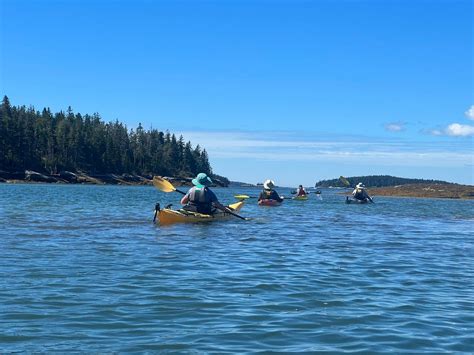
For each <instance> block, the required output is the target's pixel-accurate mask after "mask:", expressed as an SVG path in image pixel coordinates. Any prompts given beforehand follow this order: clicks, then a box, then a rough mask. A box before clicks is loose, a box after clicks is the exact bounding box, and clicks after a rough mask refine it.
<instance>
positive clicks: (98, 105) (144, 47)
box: [0, 0, 474, 186]
mask: <svg viewBox="0 0 474 355" xmlns="http://www.w3.org/2000/svg"><path fill="white" fill-rule="evenodd" d="M473 17H474V16H473V2H472V1H470V0H465V1H463V0H459V1H458V0H449V1H448V0H446V1H441V0H406V1H405V0H386V1H379V0H370V1H369V0H359V1H356V0H321V1H316V0H314V1H299V0H294V1H289V0H287V1H283V0H274V1H270V0H254V1H249V0H245V1H244V0H240V1H237V0H220V1H217V0H214V1H171V0H170V1H145V0H138V1H124V0H122V1H111V0H108V1H105V0H96V1H88V0H86V1H76V0H69V1H67V0H62V1H49V0H30V1H25V0H0V93H1V94H2V96H3V95H7V96H8V97H9V98H10V101H11V103H12V104H13V105H26V106H29V105H33V106H34V107H35V108H36V109H38V110H41V109H42V108H43V107H45V106H47V107H50V108H51V110H52V111H59V110H66V109H67V108H68V106H71V107H72V108H73V110H74V111H75V112H80V113H82V114H85V113H90V114H92V113H95V112H97V113H99V114H100V115H101V116H102V118H103V119H104V120H105V121H112V120H115V119H118V120H119V121H121V122H124V123H126V124H127V126H128V127H129V128H134V127H136V126H137V125H138V123H141V124H142V125H143V126H144V127H145V128H151V127H153V128H157V129H160V130H163V131H165V130H169V131H170V132H172V133H175V134H177V135H180V134H183V136H184V138H185V139H186V140H191V142H192V143H193V144H194V145H196V144H200V145H201V146H202V147H204V148H206V149H207V151H208V153H209V157H210V162H211V165H212V167H213V170H214V172H215V173H217V174H220V175H224V176H227V177H228V178H230V179H231V180H235V181H244V182H251V183H257V182H262V181H263V180H265V179H268V178H270V179H273V180H274V181H275V182H276V184H277V185H283V186H294V185H297V184H303V185H306V186H312V185H314V183H315V182H316V181H318V180H321V179H331V178H337V177H339V176H340V175H343V176H347V177H350V176H360V175H385V174H388V175H394V176H400V177H409V178H425V179H442V180H447V181H451V182H457V183H466V184H474V154H473V153H474V149H473V148H474V144H473V143H474V87H473V72H474V71H473V63H474V61H473V59H474V58H473V48H474V44H473V33H474V30H473V23H474V22H473Z"/></svg>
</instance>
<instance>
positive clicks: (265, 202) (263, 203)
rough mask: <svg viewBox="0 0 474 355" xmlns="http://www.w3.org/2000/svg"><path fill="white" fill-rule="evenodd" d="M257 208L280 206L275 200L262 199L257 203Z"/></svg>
mask: <svg viewBox="0 0 474 355" xmlns="http://www.w3.org/2000/svg"><path fill="white" fill-rule="evenodd" d="M258 205H259V206H280V205H281V202H278V201H277V200H272V199H264V200H260V201H258Z"/></svg>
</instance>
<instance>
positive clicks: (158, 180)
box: [153, 176, 176, 192]
mask: <svg viewBox="0 0 474 355" xmlns="http://www.w3.org/2000/svg"><path fill="white" fill-rule="evenodd" d="M153 185H154V186H155V187H156V188H157V189H158V190H161V191H163V192H173V191H176V188H175V187H174V186H173V185H172V184H171V182H169V181H168V180H165V179H163V178H162V177H160V176H154V177H153Z"/></svg>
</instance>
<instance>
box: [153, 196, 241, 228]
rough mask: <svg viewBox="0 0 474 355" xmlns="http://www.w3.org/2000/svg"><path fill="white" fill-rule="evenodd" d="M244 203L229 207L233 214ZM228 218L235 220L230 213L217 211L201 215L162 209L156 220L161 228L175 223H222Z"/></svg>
mask: <svg viewBox="0 0 474 355" xmlns="http://www.w3.org/2000/svg"><path fill="white" fill-rule="evenodd" d="M243 205H244V201H239V202H236V203H233V204H231V205H229V207H230V208H232V209H233V212H236V213H238V212H239V211H240V209H241V208H242V206H243ZM229 218H235V217H234V216H232V215H231V214H230V213H227V212H223V211H220V210H217V211H216V213H214V214H213V215H209V214H202V213H197V212H190V211H185V210H172V209H170V208H164V209H162V210H159V211H158V220H159V224H160V225H161V226H165V225H170V224H175V223H199V222H214V221H222V220H226V219H229Z"/></svg>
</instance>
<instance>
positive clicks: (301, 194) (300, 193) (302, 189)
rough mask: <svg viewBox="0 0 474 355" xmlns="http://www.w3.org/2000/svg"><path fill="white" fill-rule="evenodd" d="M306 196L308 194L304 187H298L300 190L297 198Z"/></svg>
mask: <svg viewBox="0 0 474 355" xmlns="http://www.w3.org/2000/svg"><path fill="white" fill-rule="evenodd" d="M306 195H307V193H306V190H305V189H304V187H303V185H300V186H298V190H296V196H306Z"/></svg>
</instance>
